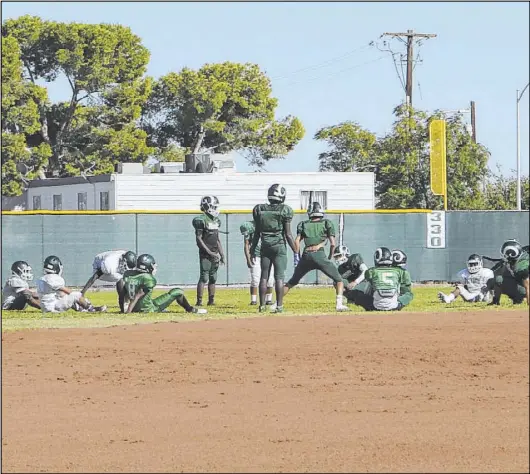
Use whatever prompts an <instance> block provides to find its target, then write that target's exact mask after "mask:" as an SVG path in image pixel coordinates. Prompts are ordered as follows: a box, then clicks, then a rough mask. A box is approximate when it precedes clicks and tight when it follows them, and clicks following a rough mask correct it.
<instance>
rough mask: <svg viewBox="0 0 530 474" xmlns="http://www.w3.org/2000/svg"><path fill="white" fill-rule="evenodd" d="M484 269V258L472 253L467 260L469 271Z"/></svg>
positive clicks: (475, 271) (474, 271)
mask: <svg viewBox="0 0 530 474" xmlns="http://www.w3.org/2000/svg"><path fill="white" fill-rule="evenodd" d="M481 269H482V259H481V258H480V256H478V255H472V256H471V257H469V259H468V260H467V271H468V272H469V273H477V272H479V271H480V270H481Z"/></svg>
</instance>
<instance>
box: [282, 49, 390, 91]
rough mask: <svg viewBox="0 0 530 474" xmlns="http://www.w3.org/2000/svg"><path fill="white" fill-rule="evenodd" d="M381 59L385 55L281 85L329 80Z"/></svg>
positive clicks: (288, 85)
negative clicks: (330, 72)
mask: <svg viewBox="0 0 530 474" xmlns="http://www.w3.org/2000/svg"><path fill="white" fill-rule="evenodd" d="M382 59H385V56H380V57H378V58H376V59H372V60H370V61H366V62H364V63H361V64H356V65H354V66H350V67H347V68H345V69H341V70H339V71H336V72H334V73H333V74H328V75H322V76H313V77H310V78H308V79H304V80H300V81H294V82H289V83H287V84H285V85H283V86H282V87H290V86H293V85H296V84H302V83H303V84H306V83H308V82H314V81H316V80H318V79H327V80H330V79H332V78H334V77H337V76H339V75H340V74H342V73H345V72H348V71H351V70H353V69H358V68H360V67H363V66H366V65H368V64H372V63H375V62H378V61H381V60H382Z"/></svg>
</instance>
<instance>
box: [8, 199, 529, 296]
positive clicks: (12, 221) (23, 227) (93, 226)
mask: <svg viewBox="0 0 530 474" xmlns="http://www.w3.org/2000/svg"><path fill="white" fill-rule="evenodd" d="M197 215H198V214H197V213H192V212H182V211H174V212H161V211H155V212H148V211H137V212H129V211H107V212H94V211H89V212H75V211H64V212H60V211H57V212H53V211H28V212H4V213H3V215H2V278H3V281H4V280H5V279H6V278H7V276H8V275H9V273H10V267H11V264H12V263H13V262H14V261H15V260H26V261H27V262H28V263H29V264H30V265H31V266H32V267H33V269H34V273H35V275H36V276H38V275H40V274H41V269H42V262H43V260H44V258H45V257H46V256H48V255H52V254H53V255H57V256H59V257H60V258H61V260H62V261H63V264H64V267H65V268H64V276H65V279H66V282H67V284H68V285H71V286H81V285H83V284H84V283H85V282H86V280H87V279H88V277H89V276H90V275H91V273H92V261H93V259H94V256H95V255H96V254H97V253H99V252H103V251H106V250H111V249H124V250H129V249H130V250H134V251H135V252H136V253H138V254H140V253H151V254H152V255H153V256H154V257H155V259H156V261H157V262H158V264H159V270H158V273H157V280H158V282H159V283H160V284H167V285H178V284H180V285H194V284H195V283H196V282H197V279H198V266H199V259H198V251H197V247H196V244H195V234H194V230H193V227H192V224H191V222H192V220H193V218H194V217H195V216H197ZM327 217H328V218H329V219H330V220H332V221H333V222H334V223H335V225H336V228H337V239H339V238H340V235H342V239H343V243H344V244H345V245H347V246H348V247H349V248H350V250H351V251H352V252H358V253H360V254H361V255H362V256H363V257H364V259H365V261H366V263H367V264H368V265H369V266H370V265H371V264H372V255H373V252H374V250H375V248H376V247H378V246H383V245H384V246H387V247H390V248H399V249H402V250H403V251H404V252H405V253H406V254H407V255H408V262H409V263H408V268H409V270H410V273H411V275H412V279H413V281H415V282H421V281H451V280H453V279H454V278H455V275H456V273H457V272H458V271H459V270H461V269H462V268H464V267H465V262H466V259H467V257H468V256H469V255H470V254H471V253H475V252H476V253H479V254H481V255H489V256H492V257H498V256H499V249H500V246H501V245H502V243H503V242H504V240H506V239H508V238H516V239H518V240H519V241H520V242H521V243H523V244H527V243H528V241H529V213H528V211H521V212H518V211H473V212H463V211H450V212H445V213H443V212H430V211H421V210H420V211H412V212H411V211H343V212H341V211H328V212H327ZM220 218H221V221H222V227H221V230H222V231H225V232H226V231H228V234H221V239H222V243H223V246H224V248H225V253H226V256H227V258H226V265H225V266H224V267H220V270H219V279H218V284H221V285H232V284H248V282H249V274H248V268H247V266H246V263H245V258H244V254H243V238H242V236H241V233H240V231H239V227H240V225H241V224H242V223H243V222H244V221H246V220H251V219H252V216H251V214H250V212H233V213H230V212H225V213H222V214H221V216H220ZM306 218H307V214H305V213H302V212H297V213H295V216H294V219H293V223H292V229H293V234H294V233H295V232H296V226H297V224H298V222H300V221H301V220H304V219H306ZM289 255H291V254H289ZM292 260H293V259H292V258H290V257H289V265H288V268H287V275H288V276H289V275H290V274H292V271H293V261H292ZM303 283H308V284H315V283H328V281H327V279H326V278H325V277H324V276H323V275H321V274H320V275H319V274H318V272H311V273H310V274H308V275H307V276H306V278H305V279H304V280H303Z"/></svg>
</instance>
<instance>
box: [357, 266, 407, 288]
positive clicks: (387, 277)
mask: <svg viewBox="0 0 530 474" xmlns="http://www.w3.org/2000/svg"><path fill="white" fill-rule="evenodd" d="M364 277H365V279H366V281H369V282H370V284H371V285H372V288H373V289H374V290H375V291H380V292H381V293H387V292H388V294H390V292H396V293H399V292H400V288H401V286H402V285H404V286H408V285H411V284H412V283H411V281H410V274H409V272H408V271H406V270H403V269H401V268H399V267H373V268H369V269H368V270H366V273H365V274H364Z"/></svg>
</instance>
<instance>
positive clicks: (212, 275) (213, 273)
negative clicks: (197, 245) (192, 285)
mask: <svg viewBox="0 0 530 474" xmlns="http://www.w3.org/2000/svg"><path fill="white" fill-rule="evenodd" d="M217 270H219V262H210V271H209V272H208V306H213V305H215V284H216V283H217Z"/></svg>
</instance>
